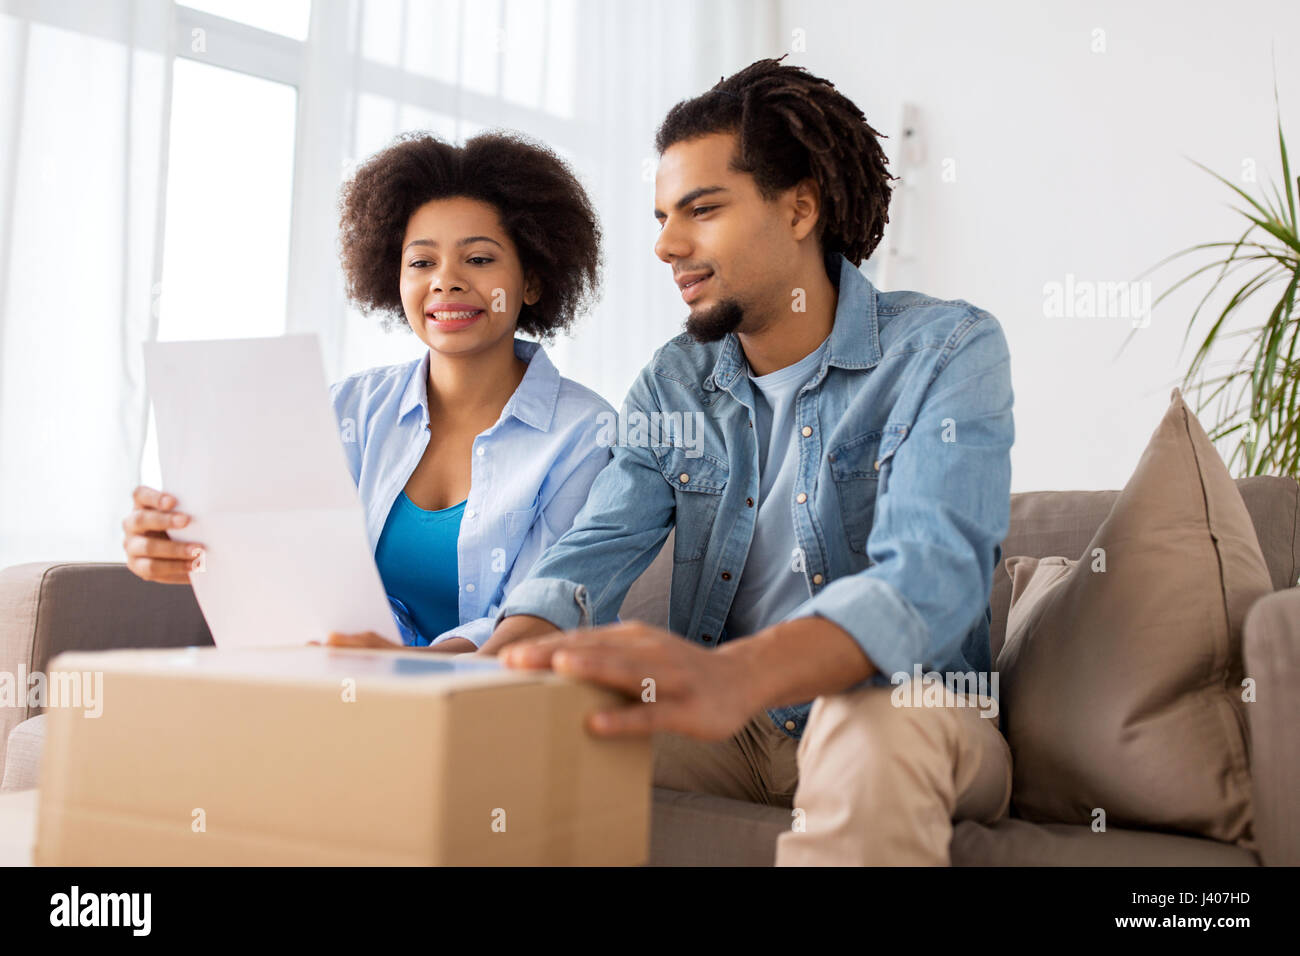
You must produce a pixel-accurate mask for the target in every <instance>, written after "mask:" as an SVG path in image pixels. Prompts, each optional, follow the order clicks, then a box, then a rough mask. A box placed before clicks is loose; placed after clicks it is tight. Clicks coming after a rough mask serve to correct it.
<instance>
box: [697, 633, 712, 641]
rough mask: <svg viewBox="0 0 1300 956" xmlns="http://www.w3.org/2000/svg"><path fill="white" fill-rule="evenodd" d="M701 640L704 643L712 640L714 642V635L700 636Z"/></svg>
mask: <svg viewBox="0 0 1300 956" xmlns="http://www.w3.org/2000/svg"><path fill="white" fill-rule="evenodd" d="M700 640H702V641H706V642H707V641H711V640H713V635H712V634H701V635H700Z"/></svg>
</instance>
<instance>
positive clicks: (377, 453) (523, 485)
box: [330, 338, 614, 646]
mask: <svg viewBox="0 0 1300 956" xmlns="http://www.w3.org/2000/svg"><path fill="white" fill-rule="evenodd" d="M514 346H515V354H516V355H517V356H518V357H519V358H521V359H524V360H526V361H527V362H528V370H527V371H526V372H525V373H524V377H523V379H522V380H521V381H520V383H519V387H518V388H516V389H515V392H514V394H513V395H511V396H510V400H509V401H508V402H506V405H505V408H503V409H502V411H501V416H500V418H498V419H497V421H496V423H495V424H494V425H493V426H492V427H491V428H489V429H488V430H487V431H484V432H482V433H481V434H479V435H478V436H477V437H476V438H475V439H474V444H473V449H472V452H471V457H470V490H469V498H468V499H467V501H466V504H465V511H464V514H463V515H462V517H461V526H460V534H459V537H458V539H457V545H456V550H457V567H458V578H459V587H460V593H459V605H460V607H459V612H460V624H459V625H458V626H457V627H455V628H452V629H451V630H449V631H446V632H445V633H443V634H438V635H421V634H419V632H418V631H417V630H416V629H415V627H414V624H413V622H412V619H411V616H410V612H409V610H408V609H407V608H406V607H405V606H404V605H403V604H402V603H401V602H400V601H396V600H395V599H392V598H390V599H389V603H390V605H392V608H393V614H394V618H395V619H396V620H397V623H398V628H399V630H400V631H401V632H402V636H403V639H404V640H405V641H406V643H409V644H417V645H424V644H438V643H441V642H442V641H446V640H450V639H451V638H453V637H465V638H468V639H469V640H470V641H472V642H473V643H474V644H475V646H480V645H482V643H483V642H484V641H485V640H487V638H488V636H489V635H490V634H491V633H492V626H493V620H494V618H495V617H496V613H497V610H498V608H499V607H500V604H501V601H502V599H503V597H504V596H505V595H507V594H509V593H510V592H511V591H512V589H513V588H514V587H515V586H516V585H517V584H518V583H519V582H520V581H521V580H522V579H523V578H524V576H525V575H526V574H527V572H528V570H529V568H530V567H531V566H532V564H533V562H534V561H536V560H537V557H538V556H539V555H540V554H541V553H542V552H543V551H545V550H546V548H547V547H548V546H549V545H551V544H552V543H554V542H555V541H556V539H558V538H559V537H560V535H562V534H563V533H564V532H565V531H566V530H568V528H569V526H570V525H571V524H572V523H573V517H574V515H575V514H577V512H578V509H579V508H581V507H582V504H583V502H585V501H586V499H587V492H588V490H589V489H590V487H591V483H592V481H593V479H595V477H596V475H597V474H598V473H599V472H600V470H601V469H602V468H604V467H605V466H606V465H607V464H608V463H609V460H610V448H609V446H608V445H607V444H602V443H601V442H600V441H598V440H597V439H598V437H599V434H600V432H601V430H602V429H603V428H605V427H606V422H607V419H608V418H609V417H612V416H613V415H614V409H613V408H612V407H611V406H610V404H609V403H608V402H606V401H605V400H604V399H603V398H601V397H600V396H599V395H597V394H596V393H595V392H593V391H592V390H591V389H588V388H586V387H584V386H582V385H579V384H578V383H577V382H574V381H571V380H570V379H567V378H562V377H561V376H560V374H559V372H558V371H557V370H556V368H555V366H554V365H553V364H552V363H551V360H550V358H549V357H548V356H547V354H546V351H545V349H543V348H541V347H540V346H539V345H538V343H536V342H529V341H526V340H524V339H518V338H517V339H515V342H514ZM428 380H429V353H428V352H427V351H426V352H425V353H424V356H423V357H422V358H420V359H417V360H413V361H411V362H407V363H403V364H400V365H390V366H384V367H380V368H373V369H369V370H367V371H364V372H358V373H356V374H355V375H351V376H349V377H348V378H345V379H343V380H342V381H340V382H337V383H335V384H334V385H332V386H331V387H330V400H331V403H332V404H333V407H334V415H335V417H336V418H337V419H338V422H339V429H340V437H341V438H342V441H343V450H344V454H345V457H346V458H347V462H348V469H349V470H350V471H351V472H352V480H353V481H355V482H356V484H357V490H358V492H359V494H360V497H361V503H362V507H363V508H364V510H365V517H366V532H367V534H368V535H369V538H370V548H371V551H372V553H373V551H374V549H375V548H376V547H377V546H378V544H379V536H380V534H381V533H382V532H383V529H384V522H385V521H386V520H387V518H388V513H389V511H390V510H391V509H392V507H393V502H394V501H396V500H397V496H398V495H399V494H400V493H401V491H402V489H403V488H404V487H405V485H406V482H407V480H408V479H409V478H410V476H411V472H412V471H414V470H415V466H416V465H417V464H418V463H419V461H420V458H421V457H422V456H423V454H424V451H425V449H426V448H427V447H428V444H429V441H430V426H429V396H428V391H427V384H426V383H427V382H428Z"/></svg>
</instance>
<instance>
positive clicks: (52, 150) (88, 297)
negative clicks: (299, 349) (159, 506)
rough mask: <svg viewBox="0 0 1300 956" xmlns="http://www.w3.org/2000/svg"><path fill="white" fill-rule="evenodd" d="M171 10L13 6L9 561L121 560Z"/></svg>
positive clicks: (2, 413) (134, 472)
mask: <svg viewBox="0 0 1300 956" xmlns="http://www.w3.org/2000/svg"><path fill="white" fill-rule="evenodd" d="M171 10H172V8H171V5H170V4H162V3H157V2H147V0H94V2H67V0H65V2H62V3H43V4H41V3H33V2H27V3H20V2H11V0H6V2H4V4H3V6H0V566H7V565H10V564H15V563H18V562H22V561H33V560H40V559H55V558H58V559H62V558H104V559H110V560H116V559H117V554H120V553H121V540H122V529H121V524H120V522H121V519H122V516H123V515H124V514H125V512H126V507H127V503H128V502H129V500H130V492H131V489H132V488H133V487H134V486H135V484H136V483H137V479H138V474H139V458H140V449H141V446H142V443H143V441H144V430H145V420H146V419H145V392H144V376H143V355H142V351H141V343H142V342H144V341H146V340H147V339H148V338H149V337H150V336H151V335H152V334H153V331H152V330H153V325H154V322H155V316H154V311H155V310H154V309H153V289H154V288H155V286H156V284H157V282H158V278H159V276H160V268H161V263H160V257H159V252H160V233H161V218H160V217H161V208H160V197H161V195H162V182H163V179H164V176H165V173H164V170H165V162H166V161H165V143H164V134H165V131H166V129H167V95H168V85H169V74H170V71H171V62H172V56H171V53H170V50H169V44H170V41H171V35H172V31H171V26H170V23H171ZM115 551H116V554H115V553H114V552H115Z"/></svg>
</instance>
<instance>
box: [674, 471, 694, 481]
mask: <svg viewBox="0 0 1300 956" xmlns="http://www.w3.org/2000/svg"><path fill="white" fill-rule="evenodd" d="M677 480H678V481H680V482H681V483H682V484H686V482H688V481H690V480H691V476H690V475H688V474H686V472H682V473H681V474H680V475H678V476H677Z"/></svg>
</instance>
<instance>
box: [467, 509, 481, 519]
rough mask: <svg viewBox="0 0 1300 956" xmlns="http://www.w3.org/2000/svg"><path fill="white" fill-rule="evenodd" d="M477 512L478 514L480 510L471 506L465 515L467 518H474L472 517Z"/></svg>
mask: <svg viewBox="0 0 1300 956" xmlns="http://www.w3.org/2000/svg"><path fill="white" fill-rule="evenodd" d="M476 514H478V512H477V511H475V510H474V509H473V508H470V509H469V511H466V512H465V517H466V518H472V517H474V516H475V515H476Z"/></svg>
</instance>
